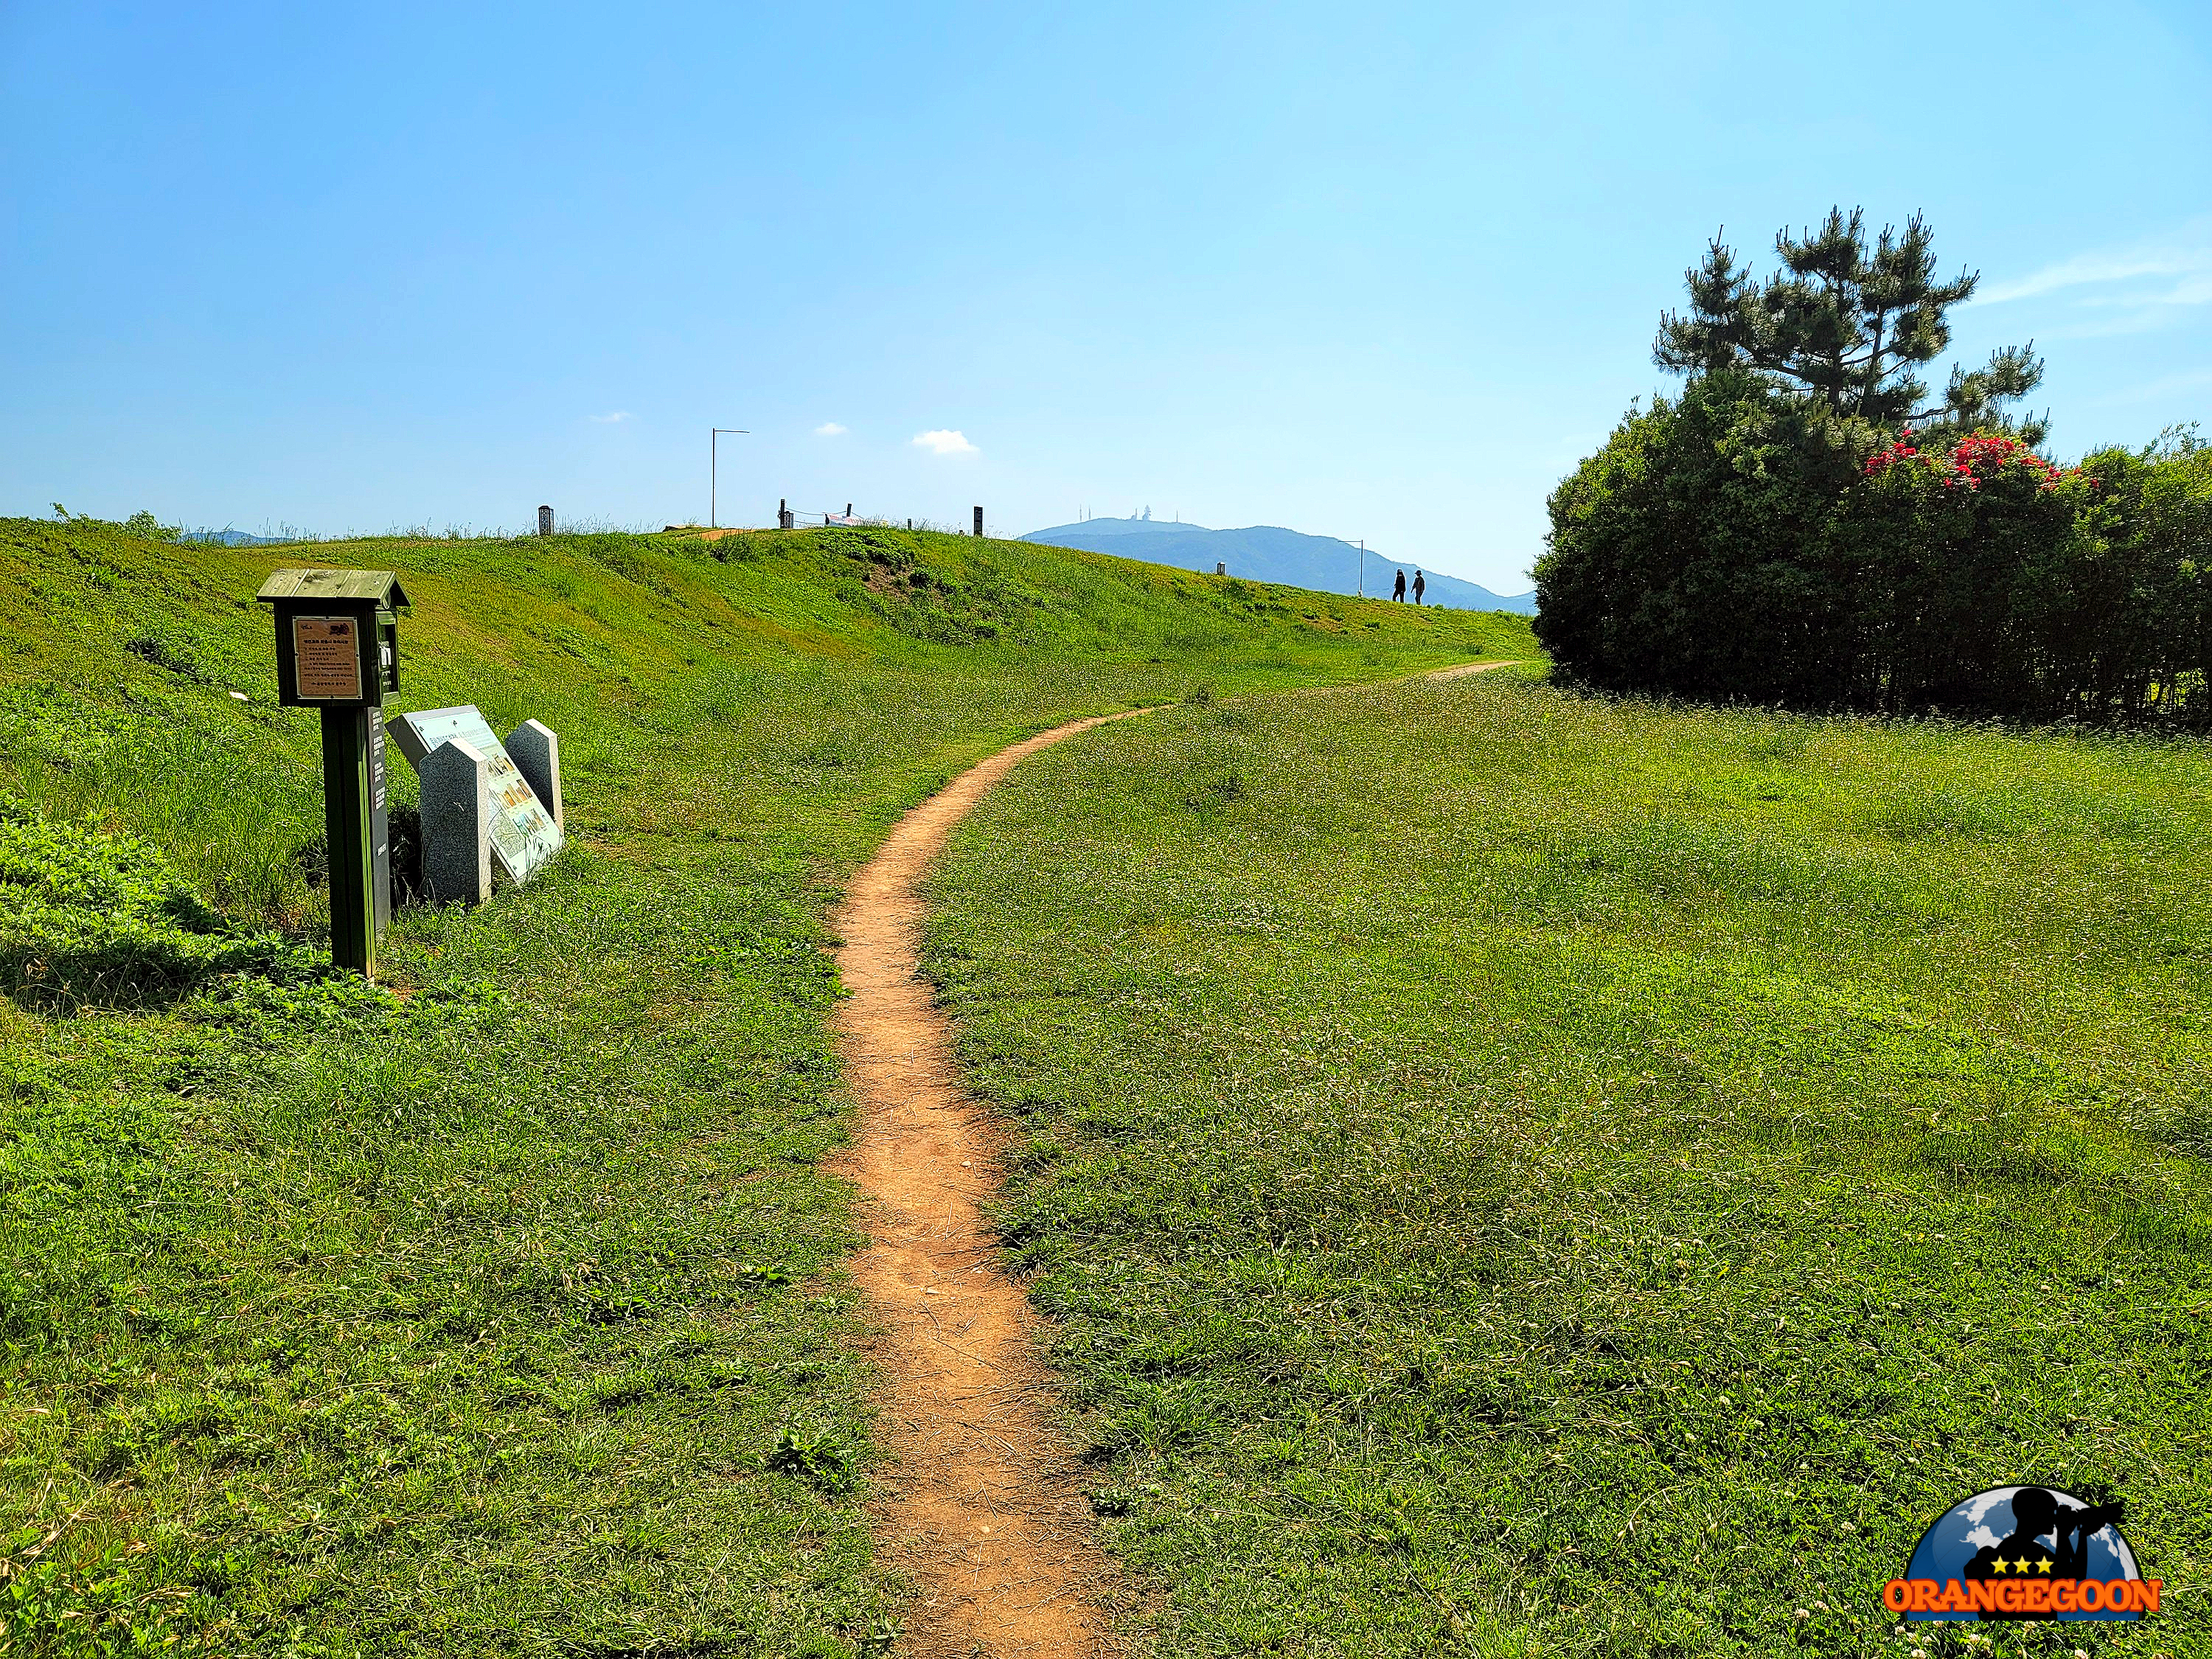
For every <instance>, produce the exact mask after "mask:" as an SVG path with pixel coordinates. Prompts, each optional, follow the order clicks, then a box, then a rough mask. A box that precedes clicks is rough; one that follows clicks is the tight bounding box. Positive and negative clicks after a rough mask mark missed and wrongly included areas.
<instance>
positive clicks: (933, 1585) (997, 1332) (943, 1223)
mask: <svg viewBox="0 0 2212 1659" xmlns="http://www.w3.org/2000/svg"><path fill="white" fill-rule="evenodd" d="M1125 718H1127V717H1126V716H1123V715H1107V716H1104V717H1103V719H1107V720H1119V719H1125ZM1100 723H1101V720H1076V721H1073V722H1072V723H1071V724H1069V725H1066V726H1057V727H1055V728H1054V729H1053V730H1052V731H1049V732H1041V733H1040V734H1038V735H1037V736H1036V737H1034V738H1029V739H1027V740H1026V741H1024V742H1022V743H1018V744H1014V745H1013V747H1012V748H1011V749H1006V750H1000V752H999V753H998V754H996V755H994V756H992V757H991V758H990V759H988V760H987V761H985V762H983V763H981V765H978V766H976V767H975V768H974V769H971V770H969V771H968V772H966V773H963V775H961V776H960V777H958V778H957V779H956V780H954V781H953V782H952V783H951V784H950V785H949V786H947V787H945V789H943V790H942V791H940V792H939V793H937V794H935V795H933V796H932V797H931V798H930V799H928V800H926V801H924V802H923V803H922V804H921V805H919V806H917V807H915V809H914V811H911V812H909V813H908V814H907V815H906V817H904V818H902V820H900V822H899V825H898V827H897V828H896V829H894V830H892V831H891V834H890V839H889V840H887V841H886V842H884V845H883V848H882V850H880V851H879V852H878V854H876V856H875V858H874V859H873V860H872V861H871V862H870V863H869V864H868V866H866V868H865V869H863V870H862V871H861V872H860V874H859V875H858V876H857V877H855V878H854V881H853V884H852V886H851V888H850V889H849V890H848V892H847V894H846V899H845V908H844V909H843V911H842V913H841V915H840V916H839V918H838V923H837V928H838V932H839V933H840V934H841V935H842V937H843V939H844V944H843V945H842V947H841V948H840V949H839V951H838V952H837V967H838V971H839V972H840V974H841V975H842V976H843V979H844V982H845V987H846V990H847V991H848V993H849V994H848V996H847V998H846V1000H845V1001H844V1002H843V1003H842V1005H841V1006H840V1007H839V1009H838V1012H837V1018H836V1026H837V1037H838V1048H839V1050H840V1052H841V1054H842V1058H843V1060H844V1065H845V1075H846V1077H847V1079H848V1081H849V1082H850V1084H851V1085H852V1089H853V1092H854V1097H855V1099H856V1100H857V1101H858V1103H859V1108H860V1109H859V1121H858V1124H857V1126H856V1140H855V1144H854V1146H853V1147H852V1149H851V1150H850V1151H849V1152H846V1153H845V1154H843V1155H842V1157H841V1158H839V1159H838V1160H837V1162H836V1164H835V1165H834V1166H833V1167H835V1168H836V1170H837V1172H838V1173H840V1174H842V1175H844V1176H848V1178H850V1179H851V1180H853V1181H854V1182H858V1183H859V1184H860V1188H861V1189H862V1191H863V1192H864V1193H865V1194H866V1198H867V1202H866V1204H865V1205H864V1206H863V1209H862V1220H863V1221H864V1223H865V1225H866V1226H867V1228H868V1231H869V1232H870V1233H871V1235H872V1237H873V1240H874V1243H873V1244H872V1246H871V1248H870V1249H868V1250H866V1252H865V1253H864V1254H863V1255H860V1258H859V1259H858V1260H857V1261H856V1262H855V1263H854V1278H855V1279H857V1280H858V1281H859V1282H860V1286H861V1288H862V1289H863V1290H864V1291H866V1293H867V1296H868V1298H869V1301H870V1303H871V1304H872V1309H873V1311H874V1313H875V1316H876V1319H877V1321H878V1324H879V1325H880V1326H881V1328H882V1329H883V1332H884V1336H883V1340H882V1342H881V1344H880V1346H879V1347H878V1352H877V1353H876V1354H875V1356H874V1357H875V1358H876V1360H877V1363H878V1365H879V1366H880V1368H881V1370H882V1373H883V1376H884V1383H885V1391H884V1398H883V1402H882V1405H883V1416H882V1419H881V1420H880V1424H879V1430H878V1432H879V1437H880V1439H881V1441H882V1443H883V1445H884V1449H886V1450H887V1451H889V1452H890V1455H891V1456H892V1458H893V1460H894V1466H895V1467H894V1470H893V1472H892V1473H890V1474H889V1475H888V1476H886V1477H885V1479H884V1482H883V1485H884V1488H885V1490H884V1492H883V1495H882V1497H881V1498H880V1499H879V1500H878V1503H877V1504H876V1505H875V1514H874V1518H875V1523H876V1535H877V1539H878V1544H879V1547H881V1548H882V1550H883V1552H884V1557H885V1559H886V1560H887V1561H888V1562H889V1564H890V1565H892V1566H895V1567H896V1568H898V1569H900V1570H901V1571H904V1572H905V1573H906V1574H908V1577H911V1578H912V1579H913V1580H914V1582H915V1583H916V1584H917V1585H918V1586H920V1588H921V1597H920V1599H919V1601H917V1602H916V1603H915V1606H914V1607H913V1609H912V1611H911V1613H909V1615H908V1632H907V1638H906V1640H905V1641H904V1642H903V1643H902V1644H901V1651H902V1652H911V1653H913V1654H915V1656H917V1659H940V1656H944V1659H971V1656H975V1655H979V1654H980V1655H981V1656H984V1659H1047V1656H1050V1659H1090V1656H1094V1655H1105V1654H1110V1653H1113V1652H1114V1651H1115V1646H1114V1642H1113V1632H1114V1620H1113V1609H1114V1608H1115V1607H1116V1606H1117V1605H1120V1604H1121V1603H1123V1602H1124V1601H1126V1600H1127V1598H1128V1596H1129V1592H1128V1589H1127V1585H1126V1584H1125V1583H1123V1581H1122V1580H1121V1577H1120V1575H1119V1573H1118V1571H1116V1569H1115V1566H1114V1565H1113V1564H1112V1563H1111V1562H1110V1561H1109V1560H1108V1559H1107V1558H1106V1556H1105V1555H1104V1554H1103V1553H1102V1552H1101V1551H1100V1550H1099V1548H1098V1546H1097V1541H1096V1540H1095V1538H1094V1536H1093V1532H1092V1527H1091V1511H1090V1506H1089V1504H1088V1503H1087V1502H1086V1500H1085V1497H1084V1494H1083V1491H1082V1486H1081V1484H1080V1480H1079V1476H1080V1474H1081V1470H1080V1468H1079V1466H1078V1464H1077V1462H1076V1461H1075V1455H1074V1450H1073V1447H1071V1446H1070V1445H1069V1444H1068V1443H1067V1441H1066V1437H1065V1436H1064V1435H1062V1434H1061V1433H1060V1432H1059V1431H1058V1429H1057V1427H1056V1425H1054V1421H1053V1418H1052V1411H1051V1393H1052V1384H1051V1379H1050V1377H1049V1376H1048V1373H1047V1371H1046V1370H1045V1367H1044V1364H1043V1362H1042V1360H1041V1359H1040V1358H1039V1357H1038V1352H1037V1345H1036V1341H1035V1340H1033V1338H1032V1336H1031V1328H1032V1327H1033V1326H1034V1325H1035V1324H1036V1315H1035V1314H1034V1313H1032V1312H1031V1311H1030V1305H1029V1300H1028V1297H1026V1296H1025V1295H1024V1293H1023V1291H1022V1288H1021V1286H1020V1285H1017V1284H1016V1283H1015V1282H1014V1281H1013V1280H1012V1279H1010V1278H1008V1277H1007V1276H1006V1273H1005V1271H1004V1270H1003V1269H1002V1268H1001V1267H1000V1261H999V1255H998V1240H997V1238H996V1237H994V1235H993V1233H992V1231H991V1230H990V1228H989V1227H988V1225H986V1223H985V1222H984V1220H983V1218H982V1215H981V1210H980V1208H979V1206H980V1205H981V1204H982V1203H983V1202H984V1201H986V1200H988V1199H989V1198H991V1197H992V1196H993V1195H994V1194H996V1193H997V1191H998V1189H999V1184H1000V1170H999V1165H998V1161H997V1156H996V1154H997V1150H998V1137H997V1135H996V1134H995V1133H994V1128H993V1125H992V1123H991V1121H990V1118H989V1116H988V1115H987V1113H986V1112H985V1111H984V1109H982V1108H981V1107H980V1106H978V1105H977V1104H976V1103H975V1102H974V1101H972V1100H971V1099H969V1097H968V1096H967V1095H966V1093H965V1092H964V1091H963V1090H962V1088H961V1086H960V1079H959V1075H958V1073H957V1070H956V1069H955V1067H954V1065H953V1057H952V1033H951V1027H950V1025H949V1024H947V1022H946V1020H945V1016H944V1015H943V1014H942V1013H940V1012H938V1009H937V1006H936V1004H935V1003H934V1002H933V1000H932V998H931V995H930V987H929V986H928V984H927V981H924V980H923V979H922V978H921V971H920V962H919V957H918V949H919V945H920V942H921V898H920V896H919V895H918V894H917V892H916V889H917V887H918V886H919V885H920V884H921V878H922V877H923V875H924V874H925V873H926V872H927V869H928V867H929V865H930V863H931V861H932V860H933V859H935V858H936V856H937V855H938V854H939V852H940V851H941V850H942V849H943V848H944V846H945V836H946V835H947V834H948V833H949V832H950V831H951V828H952V826H953V825H954V824H955V823H958V822H959V821H960V820H961V819H962V818H963V817H966V816H967V814H968V812H969V810H970V809H971V808H973V807H974V806H975V803H976V802H977V801H978V800H980V799H981V798H982V796H983V794H984V792H985V791H987V790H988V789H989V788H990V787H991V786H992V785H993V784H994V783H996V782H998V781H999V780H1000V779H1001V778H1003V777H1004V776H1006V774H1007V773H1008V772H1009V771H1011V770H1012V769H1013V768H1014V766H1015V764H1016V763H1018V762H1019V761H1020V760H1021V759H1022V758H1023V757H1024V756H1027V755H1030V754H1034V753H1035V752H1036V750H1039V749H1042V748H1043V747H1044V746H1045V745H1046V744H1053V743H1057V742H1059V741H1060V739H1061V738H1066V737H1072V736H1073V735H1074V734H1075V733H1076V732H1085V731H1088V730H1089V729H1090V728H1091V727H1092V726H1097V725H1099V724H1100Z"/></svg>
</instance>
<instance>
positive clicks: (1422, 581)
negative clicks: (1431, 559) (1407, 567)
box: [1413, 565, 1429, 605]
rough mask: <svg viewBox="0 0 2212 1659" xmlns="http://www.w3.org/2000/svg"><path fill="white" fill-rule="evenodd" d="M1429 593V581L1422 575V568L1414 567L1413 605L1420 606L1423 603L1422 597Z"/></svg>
mask: <svg viewBox="0 0 2212 1659" xmlns="http://www.w3.org/2000/svg"><path fill="white" fill-rule="evenodd" d="M1428 591H1429V579H1428V578H1427V577H1426V576H1424V575H1423V574H1421V568H1420V566H1419V565H1415V566H1414V567H1413V603H1414V604H1415V605H1419V603H1420V602H1421V595H1422V594H1424V593H1425V592H1428Z"/></svg>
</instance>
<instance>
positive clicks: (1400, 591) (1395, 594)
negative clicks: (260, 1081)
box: [1390, 570, 1406, 599]
mask: <svg viewBox="0 0 2212 1659" xmlns="http://www.w3.org/2000/svg"><path fill="white" fill-rule="evenodd" d="M1390 597H1391V598H1392V599H1404V598H1405V597H1406V573H1405V572H1404V571H1402V570H1401V571H1400V572H1399V573H1398V580H1397V582H1396V584H1395V586H1393V587H1392V588H1391V589H1390Z"/></svg>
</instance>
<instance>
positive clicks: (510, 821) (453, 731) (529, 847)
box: [387, 703, 562, 881]
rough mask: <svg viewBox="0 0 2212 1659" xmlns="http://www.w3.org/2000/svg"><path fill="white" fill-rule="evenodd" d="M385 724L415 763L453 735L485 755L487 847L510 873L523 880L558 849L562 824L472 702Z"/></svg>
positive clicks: (417, 764)
mask: <svg viewBox="0 0 2212 1659" xmlns="http://www.w3.org/2000/svg"><path fill="white" fill-rule="evenodd" d="M387 729H388V730H389V731H390V732H391V733H392V738H393V740H394V741H395V742H397V743H398V745H399V749H400V752H401V753H402V754H404V755H405V756H406V757H407V760H408V763H409V764H410V765H411V766H414V767H416V769H420V768H421V766H422V758H423V757H424V756H426V755H428V753H429V752H430V751H431V750H433V749H435V748H436V747H437V746H438V745H439V744H441V743H444V742H446V741H447V739H448V738H459V739H460V740H461V741H462V742H463V743H465V744H468V746H469V747H470V748H471V749H473V750H476V751H477V753H478V754H479V755H482V756H483V757H484V765H485V769H486V770H487V771H488V772H489V774H490V783H491V853H492V856H493V857H494V858H495V859H497V860H499V867H500V868H501V869H502V870H504V871H505V872H507V876H508V878H510V879H512V880H514V881H527V880H528V879H529V878H530V876H531V874H532V872H534V871H535V870H536V869H537V868H538V866H539V865H541V864H543V863H544V862H545V860H548V859H550V858H551V857H552V856H553V854H556V853H557V852H559V851H560V850H561V839H562V837H561V829H560V826H559V825H557V824H556V823H554V822H553V815H552V814H551V813H550V812H549V811H546V810H545V806H544V803H543V802H541V801H540V800H539V799H538V797H537V795H536V794H534V793H532V790H531V787H530V785H529V782H528V781H526V779H525V778H524V777H523V775H522V773H521V772H520V769H517V767H516V766H515V764H514V761H513V757H511V756H509V755H508V754H507V745H506V744H503V743H501V741H500V740H499V739H498V738H495V737H494V736H493V735H492V732H491V727H490V726H489V724H487V723H486V721H485V720H484V717H483V714H482V713H480V712H479V711H478V710H477V707H476V705H475V704H473V703H465V704H463V705H462V706H461V707H460V708H431V709H426V710H424V711H423V712H422V713H421V714H402V715H400V716H399V717H398V719H396V720H392V721H391V722H390V723H389V725H388V726H387Z"/></svg>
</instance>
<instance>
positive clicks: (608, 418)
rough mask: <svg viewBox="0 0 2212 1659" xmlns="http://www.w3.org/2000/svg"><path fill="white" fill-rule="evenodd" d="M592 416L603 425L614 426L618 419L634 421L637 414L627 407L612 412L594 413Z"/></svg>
mask: <svg viewBox="0 0 2212 1659" xmlns="http://www.w3.org/2000/svg"><path fill="white" fill-rule="evenodd" d="M636 418H637V416H635V415H633V414H631V413H630V412H629V410H626V409H617V410H615V411H614V412H613V413H611V414H608V415H594V416H592V419H593V420H595V421H597V422H599V424H600V425H601V426H612V425H613V424H614V423H615V422H617V421H634V420H635V419H636Z"/></svg>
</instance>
